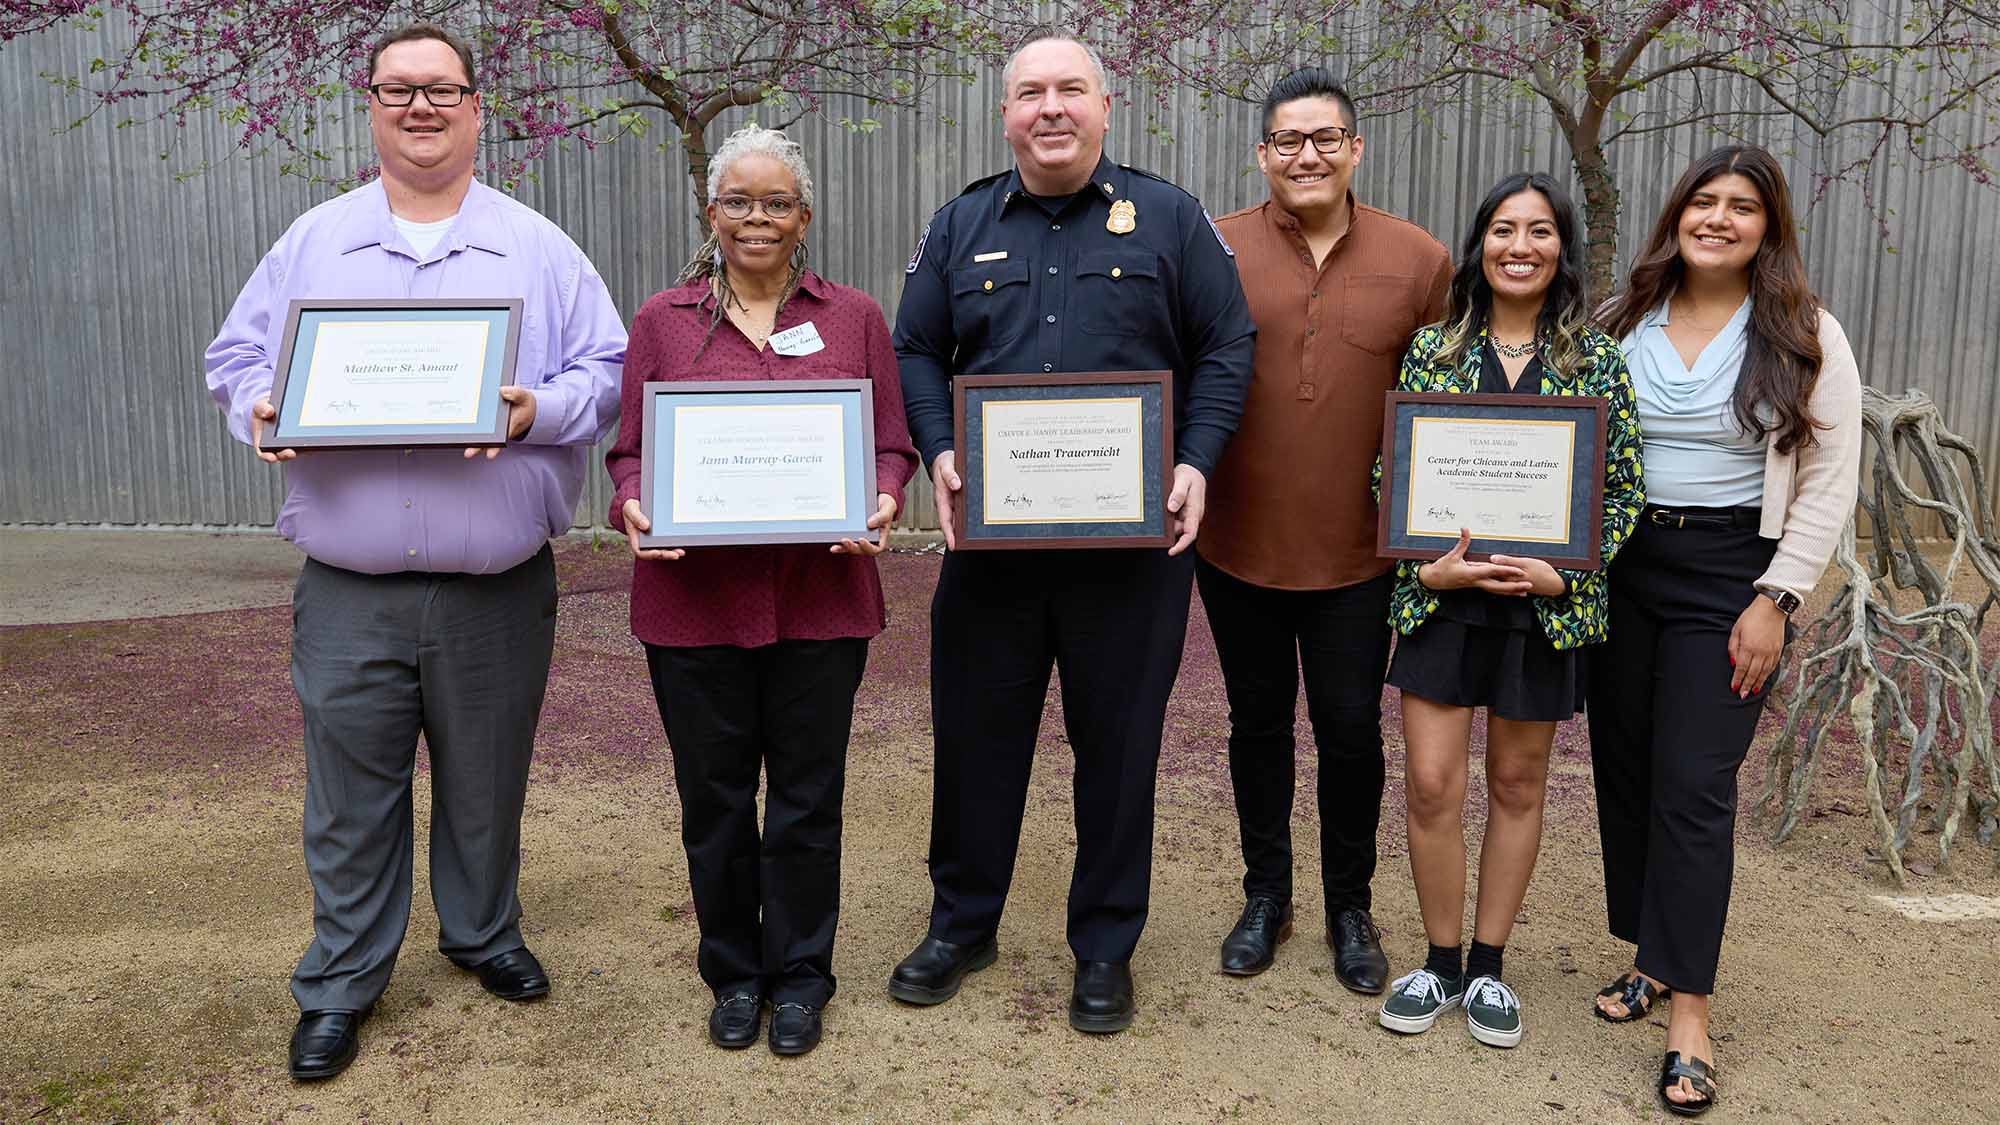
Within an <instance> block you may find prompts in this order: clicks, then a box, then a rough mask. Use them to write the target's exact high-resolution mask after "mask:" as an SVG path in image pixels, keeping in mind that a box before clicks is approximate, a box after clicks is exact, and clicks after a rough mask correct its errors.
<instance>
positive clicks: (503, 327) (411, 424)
mask: <svg viewBox="0 0 2000 1125" xmlns="http://www.w3.org/2000/svg"><path fill="white" fill-rule="evenodd" d="M520 332H521V300H520V298H518V297H513V298H496V299H493V300H480V299H460V298H452V299H430V300H369V301H362V300H355V301H305V300H297V301H293V302H292V303H291V307H290V309H289V310H288V312H287V316H286V321H285V336H284V342H283V344H281V345H280V347H279V351H278V362H277V365H276V369H275V371H274V373H273V378H272V383H271V404H272V406H273V407H275V408H276V409H277V411H278V418H277V421H276V423H275V425H274V428H273V430H272V433H271V435H270V436H269V437H267V438H266V439H265V444H266V445H269V446H274V447H279V446H282V447H292V448H299V449H317V448H357V447H366V446H380V445H501V444H504V443H505V442H506V440H507V412H506V411H505V410H503V409H501V401H500V388H501V387H503V386H505V385H507V384H509V383H511V382H513V381H514V349H515V346H516V344H517V343H518V341H519V339H520Z"/></svg>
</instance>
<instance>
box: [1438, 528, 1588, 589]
mask: <svg viewBox="0 0 2000 1125" xmlns="http://www.w3.org/2000/svg"><path fill="white" fill-rule="evenodd" d="M1470 546H1472V531H1471V529H1470V528H1464V527H1461V528H1459V529H1458V542H1457V543H1455V544H1453V545H1452V548H1451V550H1449V551H1446V552H1445V553H1444V555H1443V557H1441V558H1438V559H1437V560H1435V561H1433V562H1427V563H1425V564H1423V565H1422V566H1419V567H1418V568H1417V581H1418V582H1421V583H1423V584H1424V585H1425V586H1427V587H1429V588H1430V589H1433V590H1461V589H1464V588H1465V587H1468V586H1471V587H1475V588H1477V589H1481V590H1484V591H1486V592H1487V593H1489V594H1505V595H1508V596H1509V597H1519V596H1521V595H1523V594H1526V593H1527V592H1528V591H1529V589H1530V588H1531V583H1530V582H1529V581H1528V573H1527V571H1525V570H1523V569H1522V568H1521V566H1520V565H1519V564H1518V563H1503V562H1501V561H1499V558H1498V557H1496V558H1494V559H1493V560H1492V561H1490V562H1483V563H1474V562H1466V561H1465V549H1466V548H1467V547H1470ZM1521 561H1522V562H1538V563H1539V562H1540V560H1538V559H1525V560H1521ZM1540 565H1541V567H1542V569H1544V570H1548V569H1549V566H1548V564H1547V563H1540ZM1549 573H1550V574H1552V575H1554V574H1555V572H1554V571H1553V570H1550V571H1549ZM1556 583H1557V585H1558V586H1560V585H1561V583H1562V578H1561V576H1559V575H1558V576H1556Z"/></svg>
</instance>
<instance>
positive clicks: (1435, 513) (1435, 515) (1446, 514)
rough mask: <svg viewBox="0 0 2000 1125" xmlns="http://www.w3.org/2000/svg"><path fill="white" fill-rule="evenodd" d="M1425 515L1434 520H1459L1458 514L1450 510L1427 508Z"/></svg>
mask: <svg viewBox="0 0 2000 1125" xmlns="http://www.w3.org/2000/svg"><path fill="white" fill-rule="evenodd" d="M1424 514H1425V515H1427V516H1429V517H1430V518H1432V519H1434V520H1455V519H1457V518H1458V513H1457V512H1454V511H1452V510H1451V509H1450V508H1425V509H1424Z"/></svg>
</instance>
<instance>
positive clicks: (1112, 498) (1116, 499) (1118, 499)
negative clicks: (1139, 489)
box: [1097, 491, 1132, 504]
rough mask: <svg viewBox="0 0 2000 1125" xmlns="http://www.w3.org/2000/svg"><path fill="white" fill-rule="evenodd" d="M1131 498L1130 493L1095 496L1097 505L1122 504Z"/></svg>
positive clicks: (1107, 493)
mask: <svg viewBox="0 0 2000 1125" xmlns="http://www.w3.org/2000/svg"><path fill="white" fill-rule="evenodd" d="M1131 498H1132V493H1131V492H1130V491H1125V492H1100V493H1098V494H1097V502H1098V503H1099V504H1123V503H1125V502H1126V501H1127V500H1130V499H1131Z"/></svg>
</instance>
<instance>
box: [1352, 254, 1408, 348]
mask: <svg viewBox="0 0 2000 1125" xmlns="http://www.w3.org/2000/svg"><path fill="white" fill-rule="evenodd" d="M1341 299H1342V301H1343V302H1344V304H1343V305H1342V307H1341V310H1340V338H1341V339H1343V340H1346V341H1347V342H1348V343H1350V344H1352V345H1354V346H1355V347H1357V348H1360V349H1362V350H1363V351H1368V352H1373V353H1375V354H1376V355H1392V354H1401V352H1402V350H1403V349H1404V348H1405V347H1408V346H1409V343H1410V337H1411V336H1413V335H1415V334H1416V331H1417V317H1418V316H1419V315H1420V314H1421V313H1422V312H1423V310H1422V309H1421V308H1420V307H1419V305H1420V304H1421V303H1422V300H1423V298H1421V297H1419V296H1418V295H1417V288H1416V282H1415V280H1414V279H1413V278H1409V277H1404V276H1402V275H1401V274H1392V273H1387V274H1385V273H1371V274H1360V275H1357V276H1355V277H1350V278H1348V279H1347V285H1346V288H1345V289H1344V290H1343V291H1342V293H1341Z"/></svg>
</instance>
